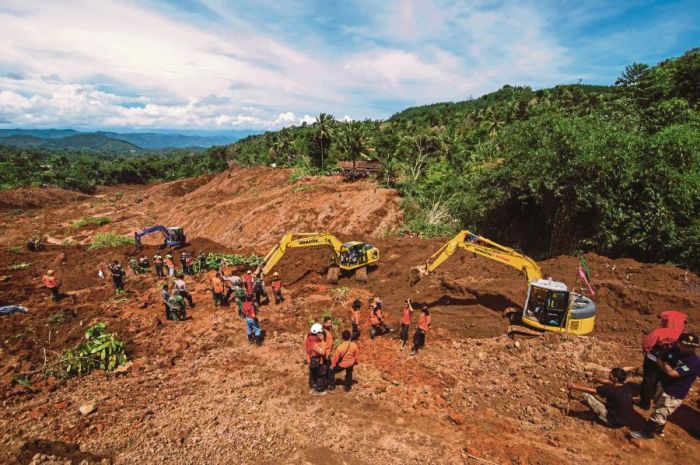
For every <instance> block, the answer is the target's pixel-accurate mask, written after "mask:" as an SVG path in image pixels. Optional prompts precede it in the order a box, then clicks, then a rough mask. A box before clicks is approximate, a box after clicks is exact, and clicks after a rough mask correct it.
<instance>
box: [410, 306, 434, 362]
mask: <svg viewBox="0 0 700 465" xmlns="http://www.w3.org/2000/svg"><path fill="white" fill-rule="evenodd" d="M420 312H421V313H420V317H418V327H417V328H416V332H415V333H413V350H411V355H416V353H418V350H419V349H422V348H423V347H425V334H426V333H427V332H428V329H429V328H430V324H431V323H432V318H431V317H430V310H428V306H427V305H423V308H421V310H420Z"/></svg>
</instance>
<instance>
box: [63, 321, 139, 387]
mask: <svg viewBox="0 0 700 465" xmlns="http://www.w3.org/2000/svg"><path fill="white" fill-rule="evenodd" d="M106 329H107V325H106V324H105V323H97V324H96V325H94V326H91V327H89V328H88V329H87V330H86V331H85V340H84V341H83V342H81V343H80V344H79V345H78V346H77V347H75V348H74V349H69V350H65V351H64V352H63V353H62V354H61V355H60V357H59V359H58V361H57V362H56V363H55V364H54V366H53V368H52V369H51V370H50V374H53V375H55V376H57V377H60V378H68V377H71V376H82V375H86V374H88V373H90V372H91V371H92V370H106V371H112V370H114V369H116V368H117V367H118V366H120V365H124V364H125V363H126V362H127V357H126V353H125V349H126V344H125V343H124V342H122V341H120V340H119V339H117V335H116V334H114V333H107V332H105V330H106Z"/></svg>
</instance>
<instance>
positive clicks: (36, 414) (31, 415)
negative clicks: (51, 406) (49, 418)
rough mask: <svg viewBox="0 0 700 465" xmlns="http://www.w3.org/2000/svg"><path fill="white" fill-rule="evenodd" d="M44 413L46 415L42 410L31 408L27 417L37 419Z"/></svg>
mask: <svg viewBox="0 0 700 465" xmlns="http://www.w3.org/2000/svg"><path fill="white" fill-rule="evenodd" d="M44 415H46V412H44V411H43V410H33V411H31V412H30V413H29V418H31V419H32V420H38V419H40V418H43V417H44Z"/></svg>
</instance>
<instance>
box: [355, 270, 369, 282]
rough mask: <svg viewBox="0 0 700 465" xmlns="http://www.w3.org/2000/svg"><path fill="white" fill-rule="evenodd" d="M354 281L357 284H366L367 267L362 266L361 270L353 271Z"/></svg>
mask: <svg viewBox="0 0 700 465" xmlns="http://www.w3.org/2000/svg"><path fill="white" fill-rule="evenodd" d="M355 279H356V280H357V282H359V283H366V282H367V267H366V266H363V267H362V268H358V269H357V270H355Z"/></svg>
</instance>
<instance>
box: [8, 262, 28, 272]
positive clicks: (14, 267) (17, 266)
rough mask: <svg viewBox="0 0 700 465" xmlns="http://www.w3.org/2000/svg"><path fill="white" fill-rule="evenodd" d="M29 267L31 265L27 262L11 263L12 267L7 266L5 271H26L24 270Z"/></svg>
mask: <svg viewBox="0 0 700 465" xmlns="http://www.w3.org/2000/svg"><path fill="white" fill-rule="evenodd" d="M30 266H32V264H31V263H29V262H22V263H13V264H12V265H10V266H8V267H7V269H8V270H12V271H16V270H26V269H27V268H29V267H30Z"/></svg>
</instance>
